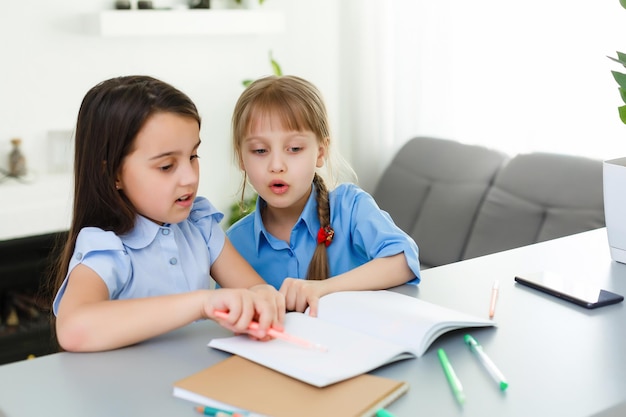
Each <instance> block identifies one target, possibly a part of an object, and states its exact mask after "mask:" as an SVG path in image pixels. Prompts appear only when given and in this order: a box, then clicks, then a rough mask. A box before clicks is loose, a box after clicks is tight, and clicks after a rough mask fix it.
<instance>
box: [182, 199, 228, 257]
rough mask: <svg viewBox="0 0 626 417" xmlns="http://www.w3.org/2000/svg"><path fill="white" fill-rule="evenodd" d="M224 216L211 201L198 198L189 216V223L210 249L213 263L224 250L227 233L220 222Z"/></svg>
mask: <svg viewBox="0 0 626 417" xmlns="http://www.w3.org/2000/svg"><path fill="white" fill-rule="evenodd" d="M223 218H224V214H222V212H220V211H219V210H218V209H217V208H215V206H214V205H213V204H211V202H210V201H209V200H207V199H206V198H204V197H197V198H196V200H195V202H194V207H193V209H192V210H191V213H190V214H189V221H190V223H191V224H192V225H193V227H195V228H197V229H198V230H199V231H200V234H201V235H202V237H203V238H204V241H205V243H206V245H207V247H208V248H209V253H210V256H211V263H210V265H213V262H215V260H216V259H217V257H218V256H219V255H220V253H222V249H224V243H225V241H226V233H225V232H224V230H223V229H222V227H221V226H220V224H219V223H220V221H222V219H223Z"/></svg>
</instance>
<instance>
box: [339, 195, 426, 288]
mask: <svg viewBox="0 0 626 417" xmlns="http://www.w3.org/2000/svg"><path fill="white" fill-rule="evenodd" d="M344 187H346V189H345V190H343V191H344V192H343V193H340V195H341V197H340V198H342V199H343V200H344V201H343V203H340V204H343V205H345V206H350V204H352V206H351V211H350V217H351V219H350V224H351V225H352V226H351V228H352V230H351V235H352V239H353V244H354V245H356V246H357V247H360V248H361V250H362V251H363V252H365V253H367V257H368V258H369V259H374V258H382V257H387V256H392V255H397V254H399V253H404V256H405V258H406V261H407V264H408V266H409V268H410V269H411V271H413V274H414V275H415V278H414V279H412V280H410V281H409V282H408V284H418V283H419V281H420V263H419V249H418V247H417V244H416V243H415V241H414V240H413V239H412V238H411V237H410V236H409V235H408V234H406V233H405V232H404V231H403V230H402V229H400V228H399V227H398V226H396V224H395V223H394V222H393V219H392V218H391V216H389V214H388V213H387V212H386V211H384V210H381V209H380V207H378V205H377V204H376V201H375V200H374V198H373V197H372V196H371V195H370V194H368V193H367V192H365V191H363V190H362V189H360V188H359V187H357V186H355V185H353V184H349V185H344ZM350 202H352V203H350Z"/></svg>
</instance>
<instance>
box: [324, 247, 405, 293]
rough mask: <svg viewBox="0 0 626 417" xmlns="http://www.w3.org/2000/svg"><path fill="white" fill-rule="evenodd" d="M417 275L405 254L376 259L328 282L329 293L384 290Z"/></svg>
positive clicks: (326, 283)
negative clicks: (410, 266)
mask: <svg viewBox="0 0 626 417" xmlns="http://www.w3.org/2000/svg"><path fill="white" fill-rule="evenodd" d="M414 276H415V274H414V273H413V271H411V269H410V268H409V265H408V264H407V261H406V257H405V256H404V253H399V254H397V255H393V256H389V257H385V258H376V259H373V260H371V261H369V262H367V263H366V264H363V265H361V266H359V267H357V268H354V269H353V270H351V271H348V272H346V273H344V274H340V275H336V276H334V277H332V278H331V279H328V280H326V282H325V285H326V286H327V291H326V292H327V293H332V292H337V291H364V290H382V289H387V288H391V287H395V286H397V285H402V284H404V283H406V282H407V281H409V280H411V279H412V278H413V277H414Z"/></svg>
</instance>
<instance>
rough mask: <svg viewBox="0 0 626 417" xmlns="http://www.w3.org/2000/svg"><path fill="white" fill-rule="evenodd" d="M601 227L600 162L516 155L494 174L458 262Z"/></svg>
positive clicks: (602, 224)
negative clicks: (492, 182) (494, 176)
mask: <svg viewBox="0 0 626 417" xmlns="http://www.w3.org/2000/svg"><path fill="white" fill-rule="evenodd" d="M603 226H604V204H603V195H602V161H600V160H595V159H589V158H584V157H578V156H570V155H562V154H551V153H531V154H521V155H517V156H516V157H514V158H513V159H511V160H510V161H509V162H508V163H507V164H506V165H505V166H504V167H503V169H502V170H501V171H500V172H499V173H498V175H497V177H496V179H495V181H494V184H493V186H492V187H491V188H490V190H489V192H488V193H487V197H486V199H485V201H484V203H483V205H482V207H481V209H480V211H479V213H478V216H477V218H476V223H475V225H474V228H473V230H472V231H471V232H470V235H469V236H470V237H469V240H468V242H467V248H466V250H465V252H464V254H463V259H467V258H473V257H476V256H481V255H486V254H489V253H493V252H498V251H502V250H506V249H512V248H516V247H520V246H524V245H529V244H532V243H537V242H541V241H545V240H549V239H554V238H558V237H562V236H566V235H570V234H574V233H578V232H583V231H586V230H591V229H596V228H599V227H603Z"/></svg>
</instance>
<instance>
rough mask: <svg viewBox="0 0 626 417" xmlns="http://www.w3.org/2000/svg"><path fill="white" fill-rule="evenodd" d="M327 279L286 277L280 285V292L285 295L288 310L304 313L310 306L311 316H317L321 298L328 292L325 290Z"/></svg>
mask: <svg viewBox="0 0 626 417" xmlns="http://www.w3.org/2000/svg"><path fill="white" fill-rule="evenodd" d="M327 281H328V280H323V281H310V280H305V279H298V278H285V280H284V281H283V284H282V285H281V286H280V293H281V294H283V295H284V296H285V305H286V307H287V310H288V311H299V312H301V313H303V312H304V310H306V308H307V307H309V316H311V317H317V305H318V302H319V299H320V297H322V296H324V295H326V294H327V291H326V290H325V287H326V286H325V284H326V283H327Z"/></svg>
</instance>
